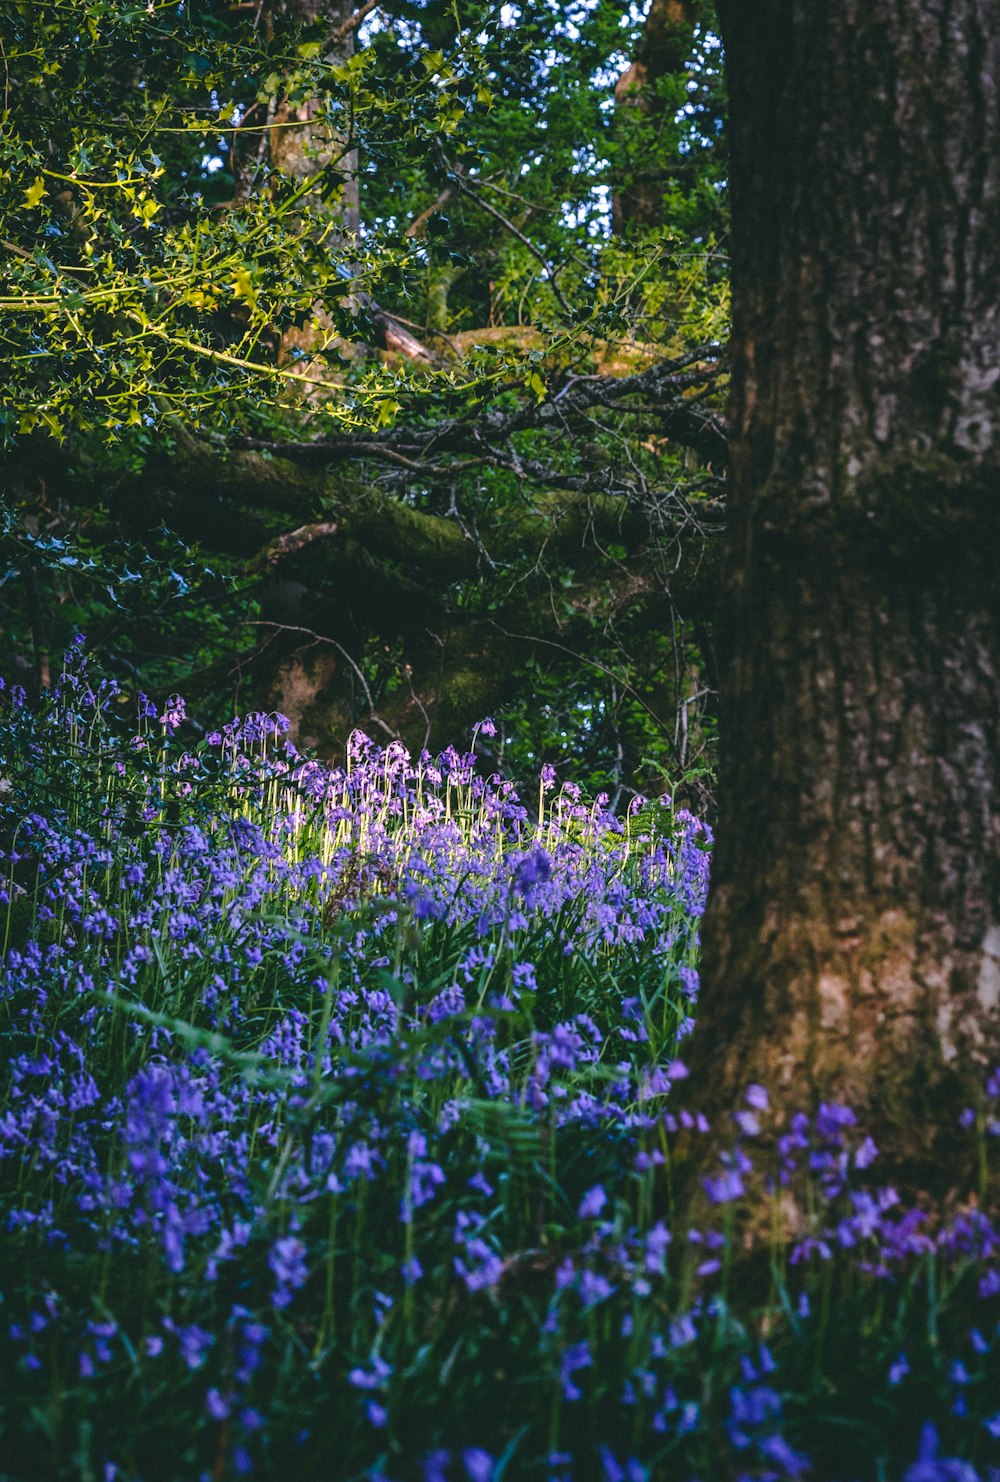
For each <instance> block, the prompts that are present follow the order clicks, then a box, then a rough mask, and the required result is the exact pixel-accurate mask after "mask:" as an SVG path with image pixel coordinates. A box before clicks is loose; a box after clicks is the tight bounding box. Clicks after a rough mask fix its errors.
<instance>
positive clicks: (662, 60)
mask: <svg viewBox="0 0 1000 1482" xmlns="http://www.w3.org/2000/svg"><path fill="white" fill-rule="evenodd" d="M703 9H704V4H703V0H652V4H651V5H650V7H649V12H648V14H647V16H646V23H645V25H644V26H643V29H642V35H641V37H640V38H639V44H638V46H637V47H636V50H635V56H634V57H633V58H632V61H631V62H630V63H629V65H628V67H626V69H625V71H624V72H623V73H622V75H621V77H619V79H618V81H617V83H616V84H615V106H616V109H617V118H618V133H619V135H621V133H622V131H623V126H624V128H625V129H626V130H627V129H628V127H629V124H630V123H633V124H634V123H637V122H641V123H642V124H644V125H646V128H644V129H643V133H642V135H641V136H640V137H641V138H642V140H643V143H644V144H645V146H646V147H645V148H643V149H642V150H641V166H640V165H639V162H638V161H636V160H631V159H630V158H629V153H628V150H627V149H626V150H625V152H624V159H623V160H622V162H621V164H620V166H619V173H620V174H624V175H625V177H626V178H625V179H624V180H619V183H618V185H617V188H616V189H615V191H614V194H613V197H612V202H611V215H612V225H613V227H614V230H615V232H616V233H618V235H619V236H620V235H621V234H622V233H624V232H625V231H627V230H628V229H629V228H630V227H635V226H640V227H643V226H660V225H661V224H662V221H663V192H664V189H665V187H666V183H667V180H668V178H669V174H670V170H671V167H672V165H673V164H674V162H673V161H670V160H667V161H663V160H662V159H661V162H660V167H659V169H654V170H650V168H649V162H650V160H651V159H655V158H656V156H655V154H653V153H651V152H650V151H649V148H648V143H646V141H647V139H648V134H647V129H648V125H649V124H653V125H654V126H655V125H660V126H661V127H662V123H663V122H664V121H667V120H668V118H669V117H670V116H672V114H673V113H674V112H675V111H676V108H677V99H676V98H674V97H672V96H670V95H669V93H668V95H667V96H664V91H663V84H664V83H666V82H668V81H671V80H674V79H676V78H677V77H678V76H681V75H683V73H684V69H685V66H686V64H687V61H688V57H689V56H690V54H691V43H692V39H693V36H694V28H695V25H696V24H697V22H698V20H699V18H700V15H701V12H702V10H703Z"/></svg>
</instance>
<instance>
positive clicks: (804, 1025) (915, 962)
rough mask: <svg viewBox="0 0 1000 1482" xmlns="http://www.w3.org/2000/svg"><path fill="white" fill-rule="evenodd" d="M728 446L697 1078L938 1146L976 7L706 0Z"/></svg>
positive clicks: (993, 118) (983, 967) (983, 542)
mask: <svg viewBox="0 0 1000 1482" xmlns="http://www.w3.org/2000/svg"><path fill="white" fill-rule="evenodd" d="M719 11H720V17H721V21H722V29H723V35H724V40H725V44H726V49H727V67H728V79H729V89H730V97H731V106H732V132H731V153H732V197H733V202H732V203H733V250H734V258H733V295H734V334H733V362H734V381H733V391H732V404H731V424H732V434H733V439H734V449H733V488H732V492H731V496H730V507H729V509H730V512H729V521H730V527H729V536H728V541H729V547H728V577H727V590H726V609H727V617H726V620H725V623H724V628H723V633H722V662H723V677H722V702H721V727H722V736H723V742H722V759H721V775H720V815H719V827H718V834H719V845H718V851H717V853H716V856H715V861H714V870H713V885H712V894H711V900H710V903H709V907H708V913H707V917H706V922H705V953H704V983H703V989H702V1002H701V1005H700V1008H699V1029H698V1033H697V1035H696V1041H695V1047H694V1055H693V1068H694V1071H695V1076H696V1080H695V1090H694V1094H695V1096H696V1097H698V1098H699V1099H700V1102H701V1104H704V1105H706V1106H707V1107H708V1108H709V1109H713V1108H715V1109H721V1108H723V1107H726V1106H729V1107H733V1106H735V1105H736V1103H737V1100H738V1098H739V1095H740V1092H741V1089H742V1088H743V1086H745V1085H746V1084H747V1083H748V1082H751V1081H760V1082H763V1083H764V1084H766V1085H767V1086H768V1087H770V1088H771V1091H772V1095H776V1096H777V1097H778V1100H779V1103H780V1104H781V1105H782V1106H783V1107H784V1108H785V1109H786V1110H788V1109H791V1108H794V1107H796V1106H800V1105H801V1106H803V1107H808V1104H809V1103H810V1102H812V1101H814V1099H815V1098H817V1097H823V1098H824V1099H827V1100H830V1099H837V1098H843V1099H846V1100H848V1101H850V1102H852V1103H854V1104H855V1106H857V1107H860V1109H861V1112H862V1114H863V1116H864V1117H865V1119H866V1120H867V1121H868V1123H869V1124H870V1125H871V1126H872V1127H873V1129H874V1131H875V1136H876V1140H877V1141H881V1142H882V1144H883V1147H884V1148H885V1149H887V1150H888V1151H889V1152H890V1155H891V1157H892V1158H893V1160H894V1163H895V1167H896V1168H898V1169H904V1168H905V1169H907V1170H908V1171H909V1174H910V1175H911V1176H912V1178H913V1179H915V1180H916V1181H917V1183H918V1184H921V1185H923V1184H924V1183H928V1184H929V1183H930V1182H931V1181H932V1180H933V1179H934V1176H935V1173H934V1171H935V1170H936V1171H937V1173H938V1175H939V1177H938V1179H937V1182H938V1183H939V1185H940V1183H941V1180H942V1178H946V1177H947V1171H948V1170H946V1169H945V1167H944V1164H943V1162H942V1155H943V1153H944V1152H945V1143H943V1142H942V1141H941V1139H940V1137H939V1138H938V1140H937V1141H936V1142H935V1141H934V1139H935V1137H936V1136H937V1133H936V1129H938V1128H943V1129H944V1133H943V1134H942V1136H943V1137H944V1138H945V1141H947V1136H948V1135H949V1134H950V1133H951V1131H952V1129H953V1127H954V1124H955V1115H954V1114H957V1112H958V1111H959V1110H960V1109H961V1107H962V1106H963V1105H965V1104H967V1100H966V1098H968V1097H969V1096H970V1095H971V1094H972V1086H973V1084H974V1083H975V1082H976V1081H977V1080H978V1078H979V1074H980V1068H981V1065H982V1063H983V1061H984V1060H986V1059H987V1058H988V1057H989V1056H992V1055H993V1054H995V1051H996V1046H997V1021H998V1013H997V1006H998V1001H1000V900H998V854H1000V850H998V840H1000V803H998V796H1000V795H998V780H1000V779H998V772H1000V631H998V630H1000V601H998V583H997V572H996V553H997V550H998V549H1000V546H998V540H997V537H998V517H997V511H998V487H997V485H998V480H997V472H998V461H1000V460H998V424H1000V397H998V392H1000V322H998V321H1000V149H998V139H1000V133H998V129H1000V118H998V106H997V79H998V77H1000V10H998V8H997V6H996V5H995V4H994V3H993V0H906V3H903V4H898V3H895V0H893V3H890V0H865V3H864V4H862V3H860V0H858V3H852V0H838V3H836V4H832V5H813V4H810V3H807V0H794V3H792V4H788V3H787V0H781V3H779V0H757V3H748V0H720V4H719Z"/></svg>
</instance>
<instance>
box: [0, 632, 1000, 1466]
mask: <svg viewBox="0 0 1000 1482" xmlns="http://www.w3.org/2000/svg"><path fill="white" fill-rule="evenodd" d="M488 725H489V722H484V728H485V727H488ZM284 729H285V727H284V723H283V721H282V719H281V718H280V717H276V716H264V715H250V716H247V717H245V718H244V719H243V720H234V721H233V722H232V723H231V724H229V725H227V726H225V727H223V728H222V729H221V730H220V731H217V732H212V733H209V734H207V735H205V734H203V733H200V732H199V731H198V729H197V727H196V726H194V724H193V723H192V722H191V721H189V720H188V719H187V718H186V716H185V710H184V706H183V703H182V702H181V701H179V700H173V701H171V702H170V703H168V704H167V705H166V706H165V707H160V706H153V705H152V704H150V703H149V702H148V701H146V700H145V698H144V697H142V698H140V701H139V718H138V723H137V722H136V719H135V700H134V699H132V700H130V701H129V702H128V704H126V703H125V701H124V697H123V696H122V695H121V694H120V693H119V690H118V687H117V685H116V684H115V683H114V682H112V681H108V680H102V681H100V682H98V681H97V680H96V679H93V680H92V679H91V678H90V677H89V675H88V669H87V665H86V662H85V660H84V658H83V651H82V647H81V646H79V645H78V646H77V647H76V648H75V649H74V652H73V654H72V655H70V656H68V659H67V667H66V672H65V674H64V675H63V677H62V679H61V681H60V684H59V687H58V689H57V690H56V691H55V692H54V693H53V694H52V695H49V696H45V697H44V698H43V700H42V701H41V703H40V704H38V705H37V706H31V705H28V704H27V703H26V702H25V700H24V697H23V695H22V694H21V693H19V692H18V691H17V690H4V691H3V693H2V694H0V934H2V954H3V955H2V962H0V1035H2V1038H3V1056H2V1061H3V1063H2V1069H0V1088H2V1089H0V1476H2V1477H3V1478H9V1479H21V1478H25V1479H28V1478H31V1479H34V1478H42V1477H44V1478H47V1479H62V1478H81V1479H94V1482H140V1479H141V1482H160V1479H162V1482H174V1479H177V1482H181V1479H184V1482H187V1479H203V1478H204V1479H210V1482H222V1479H228V1478H235V1477H239V1476H244V1475H245V1476H259V1477H264V1478H269V1477H276V1478H277V1477H282V1476H284V1477H294V1478H296V1479H311V1478H317V1479H319V1478H324V1479H341V1478H342V1479H352V1478H358V1479H361V1478H366V1479H372V1482H375V1479H379V1478H383V1479H394V1482H406V1479H411V1478H412V1479H424V1482H463V1479H465V1482H500V1479H501V1478H506V1479H514V1478H522V1477H523V1478H537V1479H541V1482H587V1479H591V1478H593V1479H603V1482H621V1479H630V1482H632V1479H635V1482H638V1479H643V1478H648V1479H651V1482H656V1479H660V1478H662V1479H675V1478H676V1479H678V1482H695V1479H700V1482H715V1479H734V1482H735V1479H744V1478H746V1479H750V1478H753V1479H760V1482H764V1479H779V1478H786V1477H793V1478H795V1477H798V1478H813V1477H814V1478H827V1479H831V1482H832V1479H839V1482H852V1479H858V1482H869V1479H871V1482H946V1479H948V1482H983V1479H990V1482H996V1479H998V1478H1000V1333H998V1319H1000V1235H998V1233H997V1231H996V1228H995V1226H994V1224H993V1223H992V1222H991V1213H995V1210H994V1207H993V1206H994V1204H995V1202H996V1170H995V1166H994V1165H995V1161H996V1159H995V1155H996V1153H997V1152H998V1151H1000V1136H998V1134H1000V1076H994V1077H993V1078H992V1079H991V1080H990V1082H989V1083H988V1084H987V1086H986V1087H985V1089H984V1096H983V1101H982V1104H981V1105H980V1106H979V1107H976V1108H973V1109H971V1110H970V1112H969V1115H968V1118H967V1121H968V1123H969V1125H968V1128H967V1133H968V1136H969V1137H970V1139H972V1140H973V1141H974V1142H975V1144H976V1146H977V1148H978V1150H979V1155H980V1156H979V1167H980V1170H981V1171H980V1179H979V1187H978V1188H976V1189H974V1190H970V1191H969V1194H968V1198H967V1199H966V1200H965V1201H964V1202H963V1203H961V1204H959V1205H956V1207H955V1208H954V1209H952V1210H949V1211H948V1212H946V1214H944V1215H940V1216H933V1215H932V1214H931V1212H929V1211H924V1210H919V1209H913V1208H905V1207H903V1206H902V1205H901V1203H900V1200H899V1199H898V1197H897V1195H896V1194H895V1193H894V1191H893V1190H892V1189H891V1188H889V1187H886V1186H885V1185H884V1183H883V1182H882V1181H881V1180H880V1179H879V1176H878V1161H879V1160H878V1152H877V1149H876V1148H875V1146H874V1144H873V1143H872V1142H871V1140H870V1139H867V1138H864V1137H862V1136H860V1135H859V1134H858V1133H857V1132H856V1129H855V1125H854V1118H853V1116H852V1114H851V1112H850V1110H849V1109H848V1108H845V1107H837V1106H824V1107H822V1108H821V1109H820V1111H819V1113H818V1114H817V1115H816V1116H815V1117H812V1118H810V1117H807V1116H805V1115H804V1114H803V1115H802V1116H800V1117H798V1118H796V1119H794V1120H793V1121H792V1122H791V1124H790V1125H788V1126H786V1127H784V1128H783V1129H781V1135H780V1136H779V1135H774V1136H769V1135H762V1134H765V1133H766V1131H767V1124H768V1117H769V1110H768V1095H767V1091H766V1089H765V1088H763V1087H760V1086H751V1087H749V1088H748V1090H747V1095H746V1101H745V1104H744V1105H743V1106H742V1107H740V1108H736V1109H734V1111H735V1115H734V1119H733V1128H732V1149H731V1151H729V1152H727V1153H726V1155H725V1156H724V1158H723V1160H722V1162H721V1164H720V1165H719V1167H718V1170H717V1172H715V1173H712V1174H710V1175H709V1176H708V1177H707V1178H706V1180H705V1181H704V1190H705V1195H706V1197H705V1198H704V1199H702V1200H701V1201H700V1204H699V1208H700V1210H701V1213H700V1214H699V1215H698V1217H697V1220H696V1222H695V1223H694V1224H692V1218H693V1216H688V1217H686V1216H685V1213H684V1210H683V1209H682V1208H678V1207H676V1206H675V1202H674V1199H673V1197H672V1185H671V1150H672V1148H673V1146H674V1145H675V1144H674V1140H675V1137H676V1135H677V1134H678V1132H679V1131H680V1132H681V1133H683V1135H684V1136H685V1137H686V1138H687V1139H688V1141H689V1142H690V1141H691V1140H692V1139H694V1140H697V1139H698V1138H699V1137H700V1136H701V1135H703V1134H704V1133H705V1132H707V1131H708V1130H709V1129H708V1127H707V1124H706V1123H705V1122H704V1120H703V1119H702V1118H700V1117H699V1116H698V1114H697V1113H696V1112H693V1111H691V1110H689V1109H687V1108H686V1107H685V1103H684V1089H685V1088H684V1086H683V1080H684V1067H683V1063H682V1060H683V1049H684V1044H683V1042H684V1037H685V1035H686V1034H687V1033H688V1032H689V1030H690V1029H691V1027H692V1022H693V1020H692V1015H693V1013H694V1012H695V1004H696V998H697V949H698V933H697V928H698V921H699V917H700V914H701V911H702V907H703V903H704V898H705V892H706V888H707V869H708V857H709V856H708V847H709V844H710V836H709V832H708V830H707V828H706V827H705V826H704V825H703V824H701V823H700V822H699V821H698V820H696V819H695V818H693V817H691V816H690V814H687V813H685V812H684V811H682V810H675V809H673V808H672V807H671V805H670V803H669V800H665V799H661V800H659V801H657V802H651V803H644V802H641V801H639V802H636V803H635V804H634V805H633V806H632V807H631V808H630V809H629V811H628V814H627V816H626V817H625V818H623V819H619V818H616V817H614V816H612V815H611V814H610V813H609V812H608V811H607V808H606V800H603V799H600V798H599V799H597V801H596V802H593V803H589V802H586V801H584V800H582V799H581V797H580V795H579V792H578V790H577V789H575V788H574V786H573V785H572V783H570V782H563V783H562V785H561V786H559V785H558V784H557V781H556V779H555V777H554V776H553V774H552V772H551V769H545V770H544V771H543V774H542V777H541V779H540V782H539V785H538V787H537V789H535V788H533V789H532V790H531V797H530V801H529V803H528V806H525V802H523V801H522V800H521V799H520V798H519V796H518V794H517V793H516V792H515V790H514V788H513V787H512V786H511V784H510V783H508V782H504V781H501V780H499V779H497V778H490V779H486V778H484V777H483V776H481V775H480V773H479V772H478V771H477V765H476V758H475V756H474V755H473V754H471V753H470V754H468V755H462V754H459V753H457V752H455V751H453V750H449V751H448V752H446V753H444V755H442V756H440V757H437V758H432V757H430V756H428V755H426V754H425V755H423V756H422V757H421V758H419V759H418V760H414V759H411V758H410V757H409V756H408V755H407V753H406V752H405V751H404V749H403V748H402V747H401V746H400V745H399V744H398V743H393V744H391V745H389V746H387V747H385V748H384V749H380V748H379V747H376V746H375V745H373V744H372V743H371V742H370V741H369V740H367V738H364V737H362V736H360V735H358V734H356V735H355V736H354V737H353V738H352V741H351V744H350V748H349V755H348V760H347V763H346V765H345V766H344V767H343V768H341V769H337V770H329V769H328V768H325V767H323V766H321V765H320V764H318V763H317V762H315V761H312V760H309V759H306V758H303V757H301V756H299V755H297V754H296V752H295V750H294V748H292V747H291V746H290V745H289V744H287V741H286V739H285V736H284ZM755 1147H759V1148H761V1149H764V1148H767V1149H769V1151H768V1152H767V1153H766V1154H765V1153H764V1152H763V1151H762V1152H761V1153H759V1154H755V1152H754V1149H755ZM764 1186H766V1187H768V1188H770V1189H772V1190H773V1193H772V1195H771V1200H770V1207H771V1209H772V1210H773V1219H772V1221H771V1226H770V1229H769V1230H767V1231H764V1232H763V1233H761V1232H760V1229H759V1225H760V1222H759V1221H755V1222H751V1221H748V1219H747V1218H746V1209H747V1207H748V1205H747V1200H748V1199H749V1198H750V1197H751V1196H752V1197H753V1199H754V1201H755V1202H754V1207H755V1208H758V1209H759V1208H760V1205H761V1194H760V1189H761V1188H762V1187H764ZM706 1210H707V1211H708V1213H707V1214H706V1212H705V1211H706ZM789 1211H790V1212H791V1214H789ZM755 1232H756V1233H755Z"/></svg>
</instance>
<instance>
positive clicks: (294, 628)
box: [244, 618, 399, 741]
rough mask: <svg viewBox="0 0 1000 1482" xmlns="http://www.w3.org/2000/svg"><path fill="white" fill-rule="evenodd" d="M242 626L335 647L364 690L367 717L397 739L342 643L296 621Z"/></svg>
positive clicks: (262, 620) (262, 621)
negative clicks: (303, 634) (272, 630)
mask: <svg viewBox="0 0 1000 1482" xmlns="http://www.w3.org/2000/svg"><path fill="white" fill-rule="evenodd" d="M244 627H247V628H274V629H276V630H277V631H278V632H281V633H305V634H306V636H307V637H308V638H311V639H312V640H313V642H314V643H328V644H329V645H330V647H331V648H335V649H336V650H337V652H338V653H339V654H340V656H341V657H342V658H344V659H346V660H347V662H348V663H349V664H350V666H351V668H352V669H353V670H354V673H355V674H356V675H357V678H358V683H359V684H360V685H361V688H362V690H363V691H364V695H365V699H366V701H367V702H368V716H369V719H370V720H372V721H373V722H374V723H375V725H377V726H380V727H381V729H382V730H383V731H384V732H385V734H386V735H387V736H391V737H392V739H393V740H394V741H398V740H399V732H398V731H394V730H393V728H392V726H390V725H389V724H388V722H387V721H384V720H383V719H382V717H381V716H380V715H379V713H378V711H377V710H376V709H375V701H374V699H373V698H372V692H371V690H370V689H369V687H368V681H367V679H366V678H365V676H364V675H363V674H362V672H361V670H360V669H359V668H358V666H357V664H356V663H355V662H354V659H353V658H352V657H351V655H350V654H349V653H348V652H347V649H346V648H345V647H344V645H343V644H342V643H338V642H337V640H336V638H328V637H327V636H326V635H325V634H323V633H317V632H316V631H315V629H313V628H303V627H301V626H300V625H299V624H298V623H275V622H269V621H268V620H267V619H266V618H246V619H245V620H244Z"/></svg>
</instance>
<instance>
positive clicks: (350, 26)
mask: <svg viewBox="0 0 1000 1482" xmlns="http://www.w3.org/2000/svg"><path fill="white" fill-rule="evenodd" d="M378 7H379V0H365V3H364V5H362V6H360V7H359V9H357V10H356V11H355V12H354V14H353V15H349V16H348V17H347V20H346V21H344V23H343V25H341V26H338V27H337V29H336V31H334V33H333V35H332V36H331V37H330V43H331V45H333V46H339V45H340V44H341V42H342V41H346V40H347V38H348V36H351V35H353V33H354V32H355V31H356V30H357V29H358V27H359V26H360V25H361V22H362V21H363V20H365V19H366V18H367V17H368V16H370V15H371V13H372V11H373V10H378Z"/></svg>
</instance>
